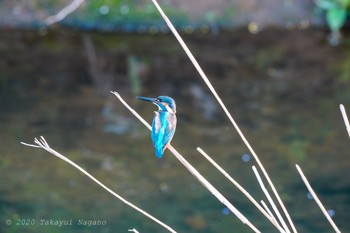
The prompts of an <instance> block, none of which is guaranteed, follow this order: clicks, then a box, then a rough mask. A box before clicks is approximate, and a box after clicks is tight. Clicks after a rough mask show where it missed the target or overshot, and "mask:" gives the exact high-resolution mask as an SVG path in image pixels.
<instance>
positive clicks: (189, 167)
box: [111, 91, 260, 232]
mask: <svg viewBox="0 0 350 233" xmlns="http://www.w3.org/2000/svg"><path fill="white" fill-rule="evenodd" d="M111 93H112V94H114V95H115V96H116V97H117V98H118V99H119V100H120V102H121V103H122V104H123V105H124V106H125V107H126V108H127V109H129V110H130V112H131V113H132V114H133V115H134V116H135V117H136V118H137V119H139V120H140V121H141V122H142V123H143V124H144V125H145V126H146V127H147V128H148V129H149V130H151V129H152V127H151V126H150V125H149V124H148V123H147V121H145V120H144V119H143V118H142V117H141V116H140V115H139V114H138V113H137V112H136V111H135V110H134V109H132V108H131V107H130V106H129V105H128V104H127V103H126V102H125V101H124V100H123V98H122V97H121V96H120V95H119V94H118V93H117V92H113V91H112V92H111ZM167 149H169V150H170V151H171V152H172V153H173V154H174V155H175V157H176V158H177V159H178V160H179V161H180V162H181V163H182V164H183V165H184V166H185V167H186V168H187V170H188V171H189V172H190V173H191V174H192V175H193V176H194V177H196V178H197V179H198V181H199V182H201V183H202V185H203V186H204V187H206V188H207V189H208V190H209V191H210V192H211V193H212V194H213V195H214V196H215V197H216V198H217V199H218V200H219V201H220V202H221V203H222V204H224V205H225V206H226V207H227V208H228V209H229V210H230V211H231V212H232V213H233V214H235V215H236V216H237V217H238V218H239V219H240V220H241V221H242V222H243V223H244V224H246V225H247V226H249V227H250V228H251V229H252V230H253V231H254V232H260V231H259V230H258V229H257V228H256V227H255V226H254V225H253V224H252V223H251V222H250V221H249V220H248V219H247V218H246V217H245V216H244V215H243V214H242V213H241V212H240V211H239V210H237V209H236V208H235V207H234V206H233V205H232V204H231V203H230V202H229V201H228V200H227V199H226V198H225V197H224V196H223V195H222V194H221V193H220V192H219V191H218V190H217V189H216V188H215V187H214V186H213V185H212V184H211V183H210V182H209V181H208V180H207V179H205V178H204V177H203V176H202V175H201V174H200V173H199V172H198V171H197V170H196V169H195V168H194V167H193V166H192V165H191V164H190V163H189V162H188V161H187V160H186V159H185V158H184V157H183V156H182V155H181V154H180V153H179V152H177V150H175V148H174V147H172V146H171V145H170V144H168V145H167Z"/></svg>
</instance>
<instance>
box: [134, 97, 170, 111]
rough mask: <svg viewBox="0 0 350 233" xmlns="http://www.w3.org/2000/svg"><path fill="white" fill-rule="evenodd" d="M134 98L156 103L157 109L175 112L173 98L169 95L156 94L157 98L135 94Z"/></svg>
mask: <svg viewBox="0 0 350 233" xmlns="http://www.w3.org/2000/svg"><path fill="white" fill-rule="evenodd" d="M136 98H138V99H140V100H145V101H148V102H152V103H153V104H155V105H157V106H158V108H159V110H162V111H167V112H170V113H173V114H175V113H176V104H175V101H174V99H173V98H171V97H169V96H163V95H161V96H158V97H157V98H149V97H143V96H137V97H136Z"/></svg>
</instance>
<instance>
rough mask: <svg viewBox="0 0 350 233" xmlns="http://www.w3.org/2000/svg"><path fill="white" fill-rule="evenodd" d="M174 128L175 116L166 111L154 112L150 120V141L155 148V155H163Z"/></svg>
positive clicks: (159, 156)
mask: <svg viewBox="0 0 350 233" xmlns="http://www.w3.org/2000/svg"><path fill="white" fill-rule="evenodd" d="M175 129H176V116H175V114H172V113H170V112H168V111H162V110H159V111H157V112H155V116H154V118H153V122H152V133H151V137H152V141H153V145H154V147H155V149H156V156H157V157H158V158H161V157H162V156H163V152H164V149H165V148H164V147H165V145H166V144H167V143H169V142H170V140H171V139H172V137H173V136H174V133H175Z"/></svg>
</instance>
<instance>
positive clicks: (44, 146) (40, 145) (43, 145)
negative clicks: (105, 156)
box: [21, 137, 176, 233]
mask: <svg viewBox="0 0 350 233" xmlns="http://www.w3.org/2000/svg"><path fill="white" fill-rule="evenodd" d="M34 142H35V143H36V145H33V144H27V143H24V142H21V143H22V144H23V145H25V146H30V147H35V148H42V149H44V150H46V151H47V152H49V153H51V154H53V155H55V156H56V157H58V158H60V159H62V160H63V161H65V162H67V163H69V164H70V165H71V166H73V167H75V168H76V169H78V170H79V171H81V172H82V173H84V174H85V175H86V176H87V177H89V178H90V179H91V180H93V181H94V182H95V183H97V184H98V185H100V186H101V187H102V188H103V189H104V190H106V191H107V192H109V193H110V194H112V195H113V196H115V197H116V198H118V199H119V200H121V201H122V202H123V203H125V204H126V205H128V206H130V207H131V208H133V209H135V210H137V211H138V212H140V213H141V214H143V215H145V216H146V217H148V218H150V219H152V220H153V221H155V222H156V223H158V224H159V225H161V226H163V227H164V228H165V229H167V230H168V231H170V232H173V233H176V231H175V230H173V229H172V228H171V227H170V226H168V225H166V224H165V223H163V222H162V221H160V220H158V219H157V218H155V217H153V216H152V215H150V214H149V213H147V212H146V211H144V210H142V209H140V208H139V207H137V206H136V205H134V204H132V203H131V202H129V201H127V200H126V199H125V198H123V197H122V196H120V195H119V194H117V193H115V192H114V191H113V190H111V189H110V188H108V187H107V186H106V185H104V184H103V183H102V182H101V181H99V180H98V179H96V178H95V177H94V176H93V175H91V174H90V173H88V172H87V171H85V170H84V169H83V168H81V167H80V166H79V165H78V164H76V163H74V162H73V161H72V160H70V159H68V158H67V157H65V156H64V155H62V154H60V153H58V152H57V151H55V150H54V149H52V148H51V147H50V146H49V144H48V143H47V142H46V140H45V138H44V137H40V139H37V138H35V139H34Z"/></svg>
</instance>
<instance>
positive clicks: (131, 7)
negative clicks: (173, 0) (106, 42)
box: [67, 0, 188, 32]
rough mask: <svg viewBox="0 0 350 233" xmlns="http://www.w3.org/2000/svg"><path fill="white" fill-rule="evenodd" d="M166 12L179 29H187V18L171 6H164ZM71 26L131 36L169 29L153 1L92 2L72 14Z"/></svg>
mask: <svg viewBox="0 0 350 233" xmlns="http://www.w3.org/2000/svg"><path fill="white" fill-rule="evenodd" d="M163 10H164V12H165V13H166V14H167V15H168V16H169V17H171V18H172V21H173V23H174V24H175V25H176V26H179V27H183V26H184V25H185V23H186V22H187V18H188V17H187V15H186V14H185V13H184V12H183V11H180V10H177V9H173V8H172V7H170V6H167V5H165V6H163ZM67 22H68V23H71V22H73V23H74V24H78V25H79V26H80V27H83V28H87V29H89V28H92V29H94V28H99V29H101V28H102V29H104V30H122V31H126V32H128V31H130V32H135V31H139V32H144V31H149V30H150V28H152V27H153V29H154V30H158V29H160V28H162V26H165V24H164V21H163V20H162V19H161V17H160V15H159V12H158V11H157V9H156V8H155V7H154V5H153V4H152V2H151V1H144V0H133V1H125V0H96V1H88V2H86V5H85V6H84V7H82V8H80V9H79V13H77V14H72V15H71V16H70V17H68V18H67Z"/></svg>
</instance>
